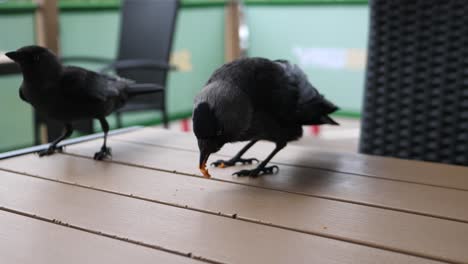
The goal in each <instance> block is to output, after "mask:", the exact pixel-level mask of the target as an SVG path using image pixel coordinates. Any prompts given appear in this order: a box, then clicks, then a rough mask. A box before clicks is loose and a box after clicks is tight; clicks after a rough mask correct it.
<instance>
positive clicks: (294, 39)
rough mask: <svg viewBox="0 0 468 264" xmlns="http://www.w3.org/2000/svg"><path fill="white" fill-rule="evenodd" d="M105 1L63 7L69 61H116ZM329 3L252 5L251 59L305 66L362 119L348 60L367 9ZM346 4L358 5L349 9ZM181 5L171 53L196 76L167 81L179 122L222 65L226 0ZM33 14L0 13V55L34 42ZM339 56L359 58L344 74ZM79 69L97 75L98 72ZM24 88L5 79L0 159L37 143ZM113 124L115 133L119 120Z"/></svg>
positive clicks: (355, 68)
mask: <svg viewBox="0 0 468 264" xmlns="http://www.w3.org/2000/svg"><path fill="white" fill-rule="evenodd" d="M108 2H109V3H108V4H107V5H97V4H96V5H93V6H92V8H89V6H87V5H84V4H83V3H82V1H80V2H78V1H63V2H62V3H61V14H60V23H61V29H60V39H61V50H62V55H63V56H64V57H67V56H79V55H86V56H98V57H105V58H109V59H112V58H113V57H114V56H115V55H116V51H117V43H118V27H119V22H120V21H119V12H118V6H119V5H118V1H115V0H112V1H108ZM325 2H327V3H329V2H330V1H325V0H295V1H292V2H291V1H286V0H249V1H247V19H248V24H249V29H250V48H249V55H250V56H263V57H269V58H272V59H276V58H285V59H289V60H291V61H293V62H296V63H299V64H301V63H304V61H305V62H306V63H305V64H304V65H302V67H303V68H304V70H305V71H306V72H307V74H308V75H309V77H310V79H311V81H312V83H313V84H314V85H315V86H316V87H317V88H318V89H319V90H320V91H322V92H323V93H324V94H325V95H326V96H327V97H329V98H330V99H331V100H333V101H334V102H336V103H337V104H338V105H339V106H340V107H341V108H342V109H343V110H344V113H345V114H353V115H356V114H357V115H358V114H359V111H360V106H361V97H362V89H363V86H364V84H363V81H364V66H363V65H362V60H358V63H356V60H355V57H356V56H354V57H353V56H351V57H350V54H351V55H353V54H354V55H356V54H358V55H362V53H363V52H364V51H365V47H366V39H367V28H368V26H367V23H368V21H367V20H368V10H367V5H366V4H365V1H362V0H333V1H331V2H333V4H331V5H329V4H326V3H325ZM343 2H347V3H349V2H351V3H358V4H353V5H349V4H346V5H344V4H342V3H343ZM76 3H81V4H76ZM183 3H184V4H183V8H182V9H181V12H180V13H179V18H178V22H177V30H176V35H175V43H174V48H173V51H174V52H175V53H176V54H180V53H184V54H185V61H186V63H187V64H189V65H190V66H191V67H189V68H191V69H189V70H185V71H180V72H171V73H170V75H169V79H168V107H169V113H170V115H171V116H172V117H174V118H177V117H182V116H187V115H188V114H189V113H190V111H191V108H192V101H193V97H194V95H195V94H196V93H197V92H198V91H199V89H200V88H201V87H202V86H203V84H204V83H205V82H206V80H207V78H208V77H209V76H210V74H211V73H212V71H213V70H214V69H216V68H217V67H219V66H220V65H221V64H222V63H223V62H224V7H223V3H224V1H223V0H214V1H211V0H210V1H209V0H206V1H205V0H204V1H200V0H185V1H184V2H183ZM272 3H273V5H270V4H272ZM311 3H313V4H311ZM337 3H338V4H337ZM0 7H1V5H0ZM10 11H11V10H10ZM33 11H34V5H25V6H24V8H22V9H21V8H20V9H18V10H16V11H15V12H14V13H11V12H10V13H8V12H6V11H5V10H3V11H2V9H1V8H0V34H1V36H2V38H0V51H1V50H12V49H16V48H18V47H20V46H23V45H27V44H31V43H33V42H34V32H33V28H34V21H33V13H32V12H33ZM11 25H14V27H12V26H11ZM298 50H299V51H301V52H298ZM317 51H319V53H323V52H320V51H326V52H325V54H328V55H327V56H329V58H316V56H317ZM299 53H301V54H302V53H303V54H308V55H307V56H310V54H312V55H313V56H312V57H314V56H315V58H313V59H314V60H315V62H314V60H312V63H310V61H308V60H305V59H304V56H302V57H301V56H298V54H299ZM337 54H338V55H340V54H341V57H340V56H338V57H339V58H338V61H339V60H340V59H341V60H343V56H345V57H346V58H345V60H348V59H349V58H354V62H353V61H351V63H349V61H345V65H341V66H340V67H336V65H335V66H333V67H329V66H327V63H332V64H333V63H335V64H336V61H337ZM343 54H344V55H343ZM307 56H306V57H307ZM322 57H323V56H322ZM358 57H359V56H358ZM361 57H362V56H361ZM306 59H307V58H306ZM361 59H362V58H361ZM317 60H318V62H319V63H316V62H317ZM321 60H325V61H321ZM359 61H360V62H359ZM74 64H76V63H74ZM338 64H339V63H338ZM82 66H84V67H88V68H91V69H97V68H98V67H99V66H100V65H91V64H82ZM20 82H21V77H20V76H8V77H4V76H0V120H1V122H0V131H1V132H0V152H1V151H4V150H8V149H12V148H18V147H23V146H27V145H30V144H31V143H32V115H31V110H30V107H29V106H28V105H27V104H25V103H22V102H21V101H20V99H19V98H18V96H17V92H18V86H19V84H20ZM157 118H158V115H157V114H155V113H152V112H150V113H142V114H126V115H124V124H125V125H135V124H151V123H154V122H155V119H157ZM109 121H110V123H111V126H113V125H114V118H112V117H111V118H109ZM96 127H99V126H96Z"/></svg>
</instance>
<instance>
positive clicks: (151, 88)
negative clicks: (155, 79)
mask: <svg viewBox="0 0 468 264" xmlns="http://www.w3.org/2000/svg"><path fill="white" fill-rule="evenodd" d="M163 91H164V87H162V86H159V85H157V84H137V83H134V84H130V85H128V87H127V89H126V92H127V94H128V95H129V96H137V95H143V94H152V93H159V92H163Z"/></svg>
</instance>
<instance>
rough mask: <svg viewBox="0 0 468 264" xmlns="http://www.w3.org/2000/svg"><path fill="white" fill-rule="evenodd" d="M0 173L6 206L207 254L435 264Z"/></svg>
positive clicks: (232, 258)
mask: <svg viewBox="0 0 468 264" xmlns="http://www.w3.org/2000/svg"><path fill="white" fill-rule="evenodd" d="M109 165H111V164H109ZM51 169H53V168H51ZM96 176H98V174H96ZM0 178H1V183H2V184H1V185H0V201H1V203H2V206H4V207H7V208H14V209H15V210H18V211H22V212H27V213H29V214H34V215H39V216H41V217H44V218H49V219H57V220H59V221H61V222H63V223H67V224H70V225H74V226H79V227H80V228H85V229H89V230H95V231H100V232H102V233H105V234H112V235H116V236H118V237H122V238H129V239H132V240H136V241H141V242H144V243H148V244H155V245H161V246H164V247H165V248H168V249H177V251H179V252H187V253H189V252H190V253H192V254H194V255H196V256H203V257H205V258H207V259H210V260H216V261H221V262H229V263H344V262H348V261H349V260H351V259H352V260H353V262H355V263H376V262H377V263H432V261H430V260H428V259H422V258H418V257H414V256H408V255H404V254H398V253H394V252H390V251H385V250H380V249H376V248H371V247H365V246H361V245H356V244H352V243H346V242H343V241H338V240H333V239H327V238H323V237H319V236H312V235H308V234H304V233H299V232H292V231H288V230H283V229H278V228H273V227H268V226H263V225H258V224H253V223H249V222H245V221H239V220H236V219H232V218H227V217H220V216H217V215H211V214H206V213H200V212H196V211H191V210H185V209H180V208H175V207H171V206H167V205H161V204H157V203H152V202H147V201H142V200H138V199H133V198H128V197H122V196H119V195H115V194H109V193H104V192H101V191H95V190H90V189H85V188H79V187H76V186H72V185H67V184H62V183H57V182H52V181H45V180H42V179H37V178H33V177H24V176H20V175H17V174H13V173H7V172H1V176H0Z"/></svg>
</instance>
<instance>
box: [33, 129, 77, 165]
mask: <svg viewBox="0 0 468 264" xmlns="http://www.w3.org/2000/svg"><path fill="white" fill-rule="evenodd" d="M72 133H73V127H72V125H71V124H70V123H67V124H65V129H64V130H63V133H62V135H61V136H60V137H58V138H57V139H56V140H54V141H53V142H52V143H51V144H50V146H49V147H48V148H47V149H45V150H41V151H39V152H38V153H37V154H39V157H42V156H48V155H52V154H54V153H55V152H56V151H57V150H59V151H61V150H62V147H57V144H58V143H59V142H60V141H62V140H64V139H66V138H67V137H69V136H71V134H72Z"/></svg>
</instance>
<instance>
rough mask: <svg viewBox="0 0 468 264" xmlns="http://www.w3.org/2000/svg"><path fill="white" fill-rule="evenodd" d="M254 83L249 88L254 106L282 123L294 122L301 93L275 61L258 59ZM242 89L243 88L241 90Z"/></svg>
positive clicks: (254, 72) (254, 71)
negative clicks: (293, 114)
mask: <svg viewBox="0 0 468 264" xmlns="http://www.w3.org/2000/svg"><path fill="white" fill-rule="evenodd" d="M253 62H254V63H255V64H256V66H255V67H254V70H252V71H251V72H253V74H254V75H253V78H254V81H253V82H249V83H250V85H247V86H245V85H244V87H247V89H248V90H250V96H251V98H252V100H253V102H254V105H255V106H256V107H257V108H259V109H261V110H263V111H265V112H267V113H269V114H270V115H271V116H272V117H274V118H275V119H277V120H278V121H280V122H290V121H293V118H292V116H291V115H292V113H294V112H295V110H296V105H297V101H298V99H299V93H298V90H297V88H296V87H295V85H294V84H293V83H291V80H290V79H289V78H287V75H286V74H285V72H284V70H283V68H282V67H281V66H280V65H279V64H278V63H275V62H273V61H270V60H267V59H261V58H257V59H256V60H255V61H253ZM241 89H242V88H241Z"/></svg>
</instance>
